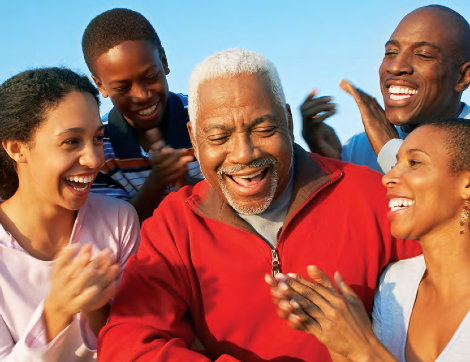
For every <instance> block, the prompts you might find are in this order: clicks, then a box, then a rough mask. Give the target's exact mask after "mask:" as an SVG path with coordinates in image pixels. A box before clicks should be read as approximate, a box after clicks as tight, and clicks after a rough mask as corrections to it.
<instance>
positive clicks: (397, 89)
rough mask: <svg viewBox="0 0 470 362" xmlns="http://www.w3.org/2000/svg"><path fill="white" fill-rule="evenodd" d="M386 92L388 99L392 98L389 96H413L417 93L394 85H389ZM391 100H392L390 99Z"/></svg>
mask: <svg viewBox="0 0 470 362" xmlns="http://www.w3.org/2000/svg"><path fill="white" fill-rule="evenodd" d="M388 91H389V92H390V98H392V96H391V95H392V94H402V95H405V94H411V95H413V94H416V93H418V90H417V89H413V88H409V87H398V86H396V85H391V86H390V87H389V88H388ZM407 98H408V97H407ZM392 99H394V98H392ZM402 99H403V98H402Z"/></svg>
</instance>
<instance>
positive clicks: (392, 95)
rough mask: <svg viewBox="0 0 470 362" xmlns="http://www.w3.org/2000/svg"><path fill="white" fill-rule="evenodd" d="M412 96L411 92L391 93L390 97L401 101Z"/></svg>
mask: <svg viewBox="0 0 470 362" xmlns="http://www.w3.org/2000/svg"><path fill="white" fill-rule="evenodd" d="M410 97H411V96H410V95H409V94H403V95H397V94H390V99H393V100H394V101H401V100H402V99H405V98H410Z"/></svg>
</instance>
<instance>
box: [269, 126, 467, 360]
mask: <svg viewBox="0 0 470 362" xmlns="http://www.w3.org/2000/svg"><path fill="white" fill-rule="evenodd" d="M469 139H470V123H469V122H468V121H466V120H463V119H448V120H443V121H432V122H428V123H426V124H424V125H422V126H420V127H418V128H417V129H416V130H414V131H413V132H412V133H411V135H410V136H409V137H407V138H406V140H405V141H404V142H403V144H402V146H401V148H400V151H399V153H398V162H397V164H396V166H395V167H394V168H393V169H392V170H391V171H390V172H388V173H387V174H386V175H385V176H384V177H383V183H384V185H385V186H386V187H387V197H388V198H389V199H390V211H389V212H388V217H389V219H390V221H391V231H392V234H393V235H394V236H395V237H403V238H407V239H415V240H417V241H418V242H419V244H420V245H421V247H422V249H423V255H421V256H419V257H416V258H413V259H409V260H403V261H399V262H397V263H394V264H391V265H390V266H389V267H388V268H387V269H386V271H385V272H384V273H383V274H382V276H381V278H380V283H379V287H378V292H377V294H376V296H375V302H374V311H373V313H372V317H373V329H374V330H375V335H374V333H373V330H372V326H371V323H370V319H369V318H368V316H367V313H366V312H365V310H364V308H363V307H362V303H361V302H360V300H359V298H358V297H357V295H356V294H355V293H354V292H353V290H352V289H351V288H350V287H349V286H348V285H347V284H346V283H345V282H344V281H343V280H342V278H341V276H340V275H339V274H337V275H336V277H335V281H336V286H337V287H338V291H337V290H336V289H335V288H334V286H333V284H332V283H331V281H330V280H329V279H328V277H327V276H326V275H324V274H323V273H322V272H321V271H320V270H318V268H315V267H310V269H309V274H310V276H311V277H314V278H315V279H317V281H318V279H320V281H319V284H316V283H313V282H309V281H308V280H306V279H303V278H301V277H298V276H296V275H290V276H287V277H286V276H284V275H281V276H279V277H278V279H280V280H283V281H282V282H281V285H280V286H279V288H278V289H277V290H276V291H275V292H278V293H281V294H284V296H285V298H284V299H282V298H281V299H282V300H283V302H282V303H279V306H280V315H281V316H283V317H284V318H287V319H289V321H290V323H291V325H292V326H293V327H294V328H297V329H301V330H304V331H307V332H309V333H312V334H313V335H315V336H316V337H318V339H319V340H320V341H322V342H323V343H325V344H326V345H327V346H328V347H329V348H331V349H332V350H334V351H336V352H340V353H341V354H342V355H343V356H346V357H348V358H349V360H351V361H396V360H398V361H407V362H413V361H439V362H447V361H449V362H459V361H462V362H463V361H468V356H469V354H470V312H469V311H470V230H469V200H470V148H469V147H468V140H469ZM288 284H290V285H291V287H292V289H291V288H289V287H288ZM276 295H277V294H276ZM281 299H280V300H281ZM289 300H291V302H289ZM384 347H386V348H387V349H388V350H389V351H390V352H388V351H387V349H386V348H384ZM390 353H391V354H390ZM392 355H393V357H392Z"/></svg>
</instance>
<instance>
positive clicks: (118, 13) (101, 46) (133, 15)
mask: <svg viewBox="0 0 470 362" xmlns="http://www.w3.org/2000/svg"><path fill="white" fill-rule="evenodd" d="M127 40H146V41H149V42H151V43H152V44H154V45H155V46H156V47H157V49H158V52H159V54H160V56H163V54H164V50H163V47H162V44H161V42H160V38H159V37H158V35H157V32H156V31H155V29H154V28H153V26H152V24H150V22H149V21H148V20H147V19H146V18H145V17H144V16H143V15H142V14H140V13H138V12H136V11H133V10H129V9H121V8H117V9H111V10H108V11H105V12H104V13H102V14H100V15H98V16H97V17H95V18H94V19H93V20H92V21H90V23H89V24H88V26H87V27H86V29H85V32H84V33H83V38H82V50H83V55H84V57H85V62H86V64H87V66H88V69H89V70H90V72H91V74H93V75H94V76H96V77H97V74H96V70H95V68H94V65H95V62H96V59H98V57H99V56H100V55H101V54H104V53H106V52H107V51H108V50H109V49H112V48H114V47H115V46H117V45H119V44H121V43H123V42H125V41H127Z"/></svg>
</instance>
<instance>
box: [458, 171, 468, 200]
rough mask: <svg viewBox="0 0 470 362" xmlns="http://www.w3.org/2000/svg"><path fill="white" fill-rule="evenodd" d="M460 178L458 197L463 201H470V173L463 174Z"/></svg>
mask: <svg viewBox="0 0 470 362" xmlns="http://www.w3.org/2000/svg"><path fill="white" fill-rule="evenodd" d="M460 178H461V187H460V196H461V197H462V199H463V200H470V171H466V172H463V173H462V175H461V176H460Z"/></svg>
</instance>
